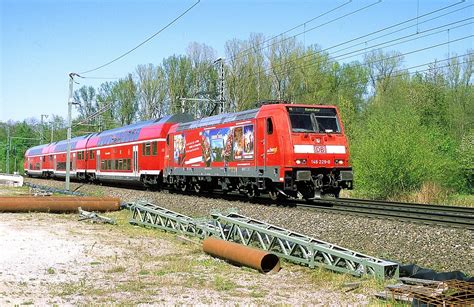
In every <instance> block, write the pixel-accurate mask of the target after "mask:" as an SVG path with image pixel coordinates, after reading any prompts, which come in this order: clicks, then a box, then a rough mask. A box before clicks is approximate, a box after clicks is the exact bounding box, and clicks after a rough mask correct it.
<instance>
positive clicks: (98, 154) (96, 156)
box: [95, 150, 100, 174]
mask: <svg viewBox="0 0 474 307" xmlns="http://www.w3.org/2000/svg"><path fill="white" fill-rule="evenodd" d="M95 173H96V174H100V150H97V152H96V154H95Z"/></svg>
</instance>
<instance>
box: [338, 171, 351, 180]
mask: <svg viewBox="0 0 474 307" xmlns="http://www.w3.org/2000/svg"><path fill="white" fill-rule="evenodd" d="M339 174H340V181H352V180H353V177H354V175H353V173H352V171H341V172H340V173H339Z"/></svg>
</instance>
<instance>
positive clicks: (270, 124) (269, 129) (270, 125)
mask: <svg viewBox="0 0 474 307" xmlns="http://www.w3.org/2000/svg"><path fill="white" fill-rule="evenodd" d="M267 134H273V121H272V119H271V118H270V117H269V118H267Z"/></svg>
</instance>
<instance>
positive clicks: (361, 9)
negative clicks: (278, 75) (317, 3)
mask: <svg viewBox="0 0 474 307" xmlns="http://www.w3.org/2000/svg"><path fill="white" fill-rule="evenodd" d="M381 2H382V0H378V1H377V2H374V3H371V4H368V5H366V6H363V7H361V8H359V9H357V10H353V11H351V12H349V13H346V14H344V15H342V16H339V17H336V18H333V19H331V20H329V21H327V22H324V23H321V24H319V25H317V26H314V27H312V28H309V29H307V30H304V31H303V32H300V33H297V34H295V35H292V36H289V37H286V38H284V39H281V40H279V41H277V42H273V43H271V44H269V45H266V46H264V47H261V48H252V49H254V51H253V53H257V52H258V51H261V50H263V49H266V48H269V47H271V46H274V45H276V44H277V43H282V42H285V41H287V40H290V39H292V38H295V37H297V36H300V35H302V34H305V33H307V32H309V31H313V30H315V29H318V28H321V27H323V26H326V25H328V24H331V23H333V22H336V21H338V20H341V19H343V18H345V17H348V16H350V15H354V14H356V13H358V12H361V11H363V10H366V9H368V8H370V7H372V6H374V5H377V4H379V3H381Z"/></svg>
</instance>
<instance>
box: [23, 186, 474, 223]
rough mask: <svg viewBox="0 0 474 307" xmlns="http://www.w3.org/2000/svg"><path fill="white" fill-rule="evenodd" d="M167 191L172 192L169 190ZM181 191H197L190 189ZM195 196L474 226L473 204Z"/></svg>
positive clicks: (409, 220) (235, 195)
mask: <svg viewBox="0 0 474 307" xmlns="http://www.w3.org/2000/svg"><path fill="white" fill-rule="evenodd" d="M40 180H41V179H40ZM30 185H33V184H30ZM104 185H106V186H116V187H119V188H125V189H137V187H133V186H126V187H124V186H122V185H117V184H112V185H111V184H108V183H104ZM139 190H142V188H139ZM170 192H171V193H175V192H174V191H172V190H170ZM184 194H186V195H196V194H190V193H184ZM198 196H199V197H206V198H222V199H225V200H229V201H247V202H251V203H255V204H264V205H283V206H289V207H291V206H295V207H300V208H306V209H313V210H320V211H325V212H333V213H340V214H350V215H356V216H364V217H370V218H381V219H389V220H395V221H403V222H412V223H419V224H427V225H441V226H446V227H454V228H463V229H469V230H474V208H471V207H462V206H444V205H427V204H417V203H403V202H392V201H379V200H368V199H356V198H337V199H315V200H313V202H312V203H302V201H301V200H292V199H290V200H284V201H280V202H275V201H273V200H271V199H270V198H265V197H258V198H255V199H251V200H249V199H248V198H246V197H245V196H242V195H240V194H233V193H231V194H226V195H224V194H221V193H219V191H215V192H214V193H213V194H199V195H198ZM327 205H330V206H331V207H328V206H327Z"/></svg>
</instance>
